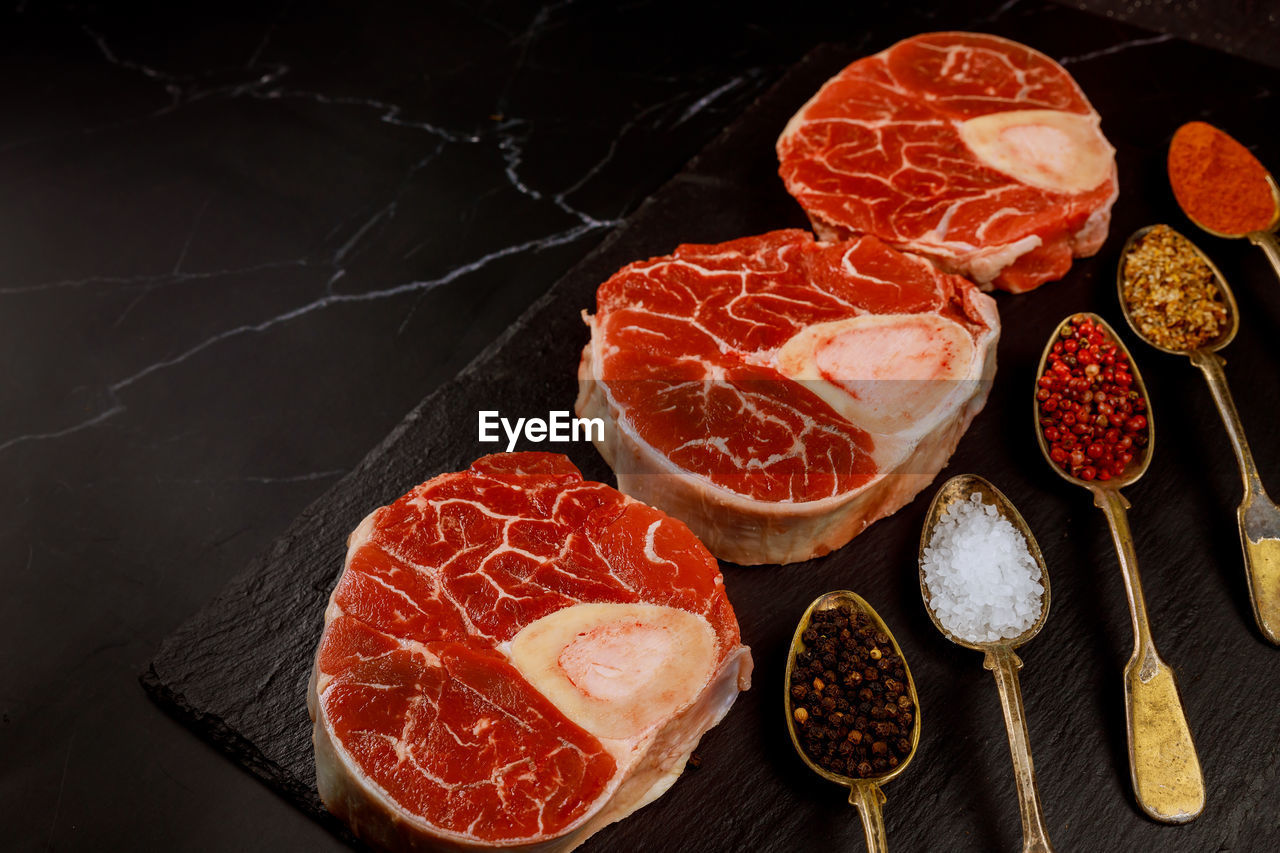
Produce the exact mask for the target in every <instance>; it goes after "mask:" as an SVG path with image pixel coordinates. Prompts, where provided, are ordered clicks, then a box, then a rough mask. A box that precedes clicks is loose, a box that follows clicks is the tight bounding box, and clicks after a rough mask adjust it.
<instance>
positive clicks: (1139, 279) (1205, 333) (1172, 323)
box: [1122, 225, 1227, 352]
mask: <svg viewBox="0 0 1280 853" xmlns="http://www.w3.org/2000/svg"><path fill="white" fill-rule="evenodd" d="M1122 289H1123V293H1124V300H1125V303H1126V305H1127V307H1128V309H1129V316H1130V317H1132V318H1133V323H1134V325H1135V326H1136V327H1137V329H1138V332H1139V333H1140V334H1141V335H1142V336H1143V337H1144V338H1146V339H1147V340H1148V341H1150V342H1152V343H1154V344H1156V345H1157V346H1160V347H1164V348H1165V349H1171V350H1178V351H1179V352H1188V351H1190V350H1193V349H1196V348H1197V347H1202V346H1204V345H1205V344H1207V343H1209V342H1211V341H1213V340H1214V339H1215V338H1217V337H1218V335H1219V334H1220V333H1221V332H1222V330H1223V328H1225V326H1226V323H1227V306H1226V305H1225V304H1224V302H1223V297H1222V290H1221V289H1220V288H1219V287H1218V284H1217V282H1216V281H1215V279H1214V275H1213V270H1212V269H1211V268H1210V266H1209V265H1208V264H1207V263H1205V262H1204V259H1203V258H1202V257H1200V254H1199V253H1198V252H1197V251H1196V250H1195V247H1194V246H1192V245H1191V241H1189V240H1188V239H1187V238H1186V237H1183V236H1182V235H1181V234H1179V233H1178V232H1177V231H1174V230H1173V229H1172V228H1170V227H1169V226H1168V225H1156V226H1155V227H1153V228H1152V229H1151V230H1150V231H1148V232H1147V233H1146V234H1144V235H1143V236H1142V237H1141V238H1139V239H1138V241H1137V242H1135V243H1134V244H1133V246H1132V247H1130V249H1129V254H1128V255H1126V256H1125V259H1124V284H1123V288H1122Z"/></svg>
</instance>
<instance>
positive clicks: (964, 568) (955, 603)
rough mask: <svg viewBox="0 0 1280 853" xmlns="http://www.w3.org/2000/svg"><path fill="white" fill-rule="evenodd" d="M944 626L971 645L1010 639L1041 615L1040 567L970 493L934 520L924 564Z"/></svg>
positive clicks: (931, 597)
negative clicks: (966, 497)
mask: <svg viewBox="0 0 1280 853" xmlns="http://www.w3.org/2000/svg"><path fill="white" fill-rule="evenodd" d="M922 566H923V569H924V582H925V586H926V588H927V589H928V590H929V601H930V605H931V606H932V608H933V611H934V613H936V614H937V616H938V621H939V622H941V623H942V626H943V627H944V628H946V629H947V630H948V631H950V632H951V633H952V634H954V635H955V636H956V637H959V638H960V639H962V640H965V641H966V642H970V643H990V642H995V641H997V640H1004V639H1012V638H1013V637H1016V636H1018V635H1019V634H1021V633H1022V632H1023V631H1026V630H1027V629H1028V628H1030V627H1031V626H1032V625H1034V624H1035V623H1036V619H1038V618H1039V616H1040V596H1041V595H1042V594H1043V593H1044V586H1043V584H1041V582H1040V566H1039V564H1038V563H1037V562H1036V561H1035V558H1034V557H1032V556H1031V552H1030V551H1029V550H1028V549H1027V542H1026V540H1025V539H1024V538H1023V537H1022V534H1021V533H1019V532H1018V529H1017V528H1016V527H1014V526H1013V524H1011V523H1010V522H1009V521H1008V520H1007V519H1005V518H1003V517H1001V516H1000V514H999V513H997V512H996V508H995V507H994V506H991V505H990V504H987V503H984V502H983V500H982V496H981V495H979V494H978V493H976V492H975V493H974V494H972V495H970V496H969V499H968V500H965V501H956V502H955V503H953V504H952V505H951V506H950V507H948V508H947V510H946V512H944V513H943V514H942V516H941V517H940V518H939V519H938V523H937V525H936V527H935V528H934V531H933V538H932V540H930V542H929V546H928V547H927V548H925V549H924V559H923V561H922Z"/></svg>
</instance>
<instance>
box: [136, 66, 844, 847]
mask: <svg viewBox="0 0 1280 853" xmlns="http://www.w3.org/2000/svg"><path fill="white" fill-rule="evenodd" d="M847 49H848V47H847V46H845V45H837V44H832V43H823V44H819V45H818V46H816V47H814V48H813V49H812V50H810V51H809V52H808V53H806V54H805V55H804V56H803V57H802V58H801V59H800V60H799V61H798V62H796V63H795V64H794V65H792V66H791V67H790V68H788V69H787V71H786V72H784V73H783V75H782V76H781V77H780V78H779V79H778V80H777V81H775V82H774V83H773V84H772V85H771V86H770V87H769V88H768V89H766V90H765V91H764V92H763V93H762V94H761V95H760V96H759V97H757V98H756V99H755V100H754V101H753V102H752V103H751V104H750V105H749V106H748V107H747V108H746V109H744V110H743V112H742V114H741V115H740V116H739V117H738V118H737V119H735V120H734V121H733V122H731V123H730V124H728V125H727V126H726V127H725V128H724V129H723V130H721V131H720V133H719V134H717V135H716V136H715V137H714V138H713V139H712V140H711V141H710V142H708V143H707V144H706V145H705V146H704V147H703V148H702V149H701V150H700V151H699V152H698V153H697V154H695V155H694V156H693V157H692V158H691V159H690V160H689V161H688V162H687V163H686V164H685V165H684V166H683V167H682V168H681V169H680V171H679V172H677V173H676V174H675V175H674V176H672V178H671V179H670V180H668V181H666V182H665V183H663V184H662V185H661V186H660V187H658V189H656V190H655V191H654V192H653V193H652V194H650V195H649V196H648V197H646V198H645V200H644V201H643V202H641V204H640V205H639V206H638V207H637V208H636V210H635V211H634V212H632V213H631V215H630V216H628V217H627V218H626V219H625V220H624V221H623V222H622V223H621V224H619V225H618V226H617V227H616V228H614V229H613V230H612V231H610V232H609V234H608V235H606V236H605V238H604V239H603V240H601V242H600V243H599V244H598V245H597V246H596V247H595V248H593V249H592V250H591V251H590V252H588V253H587V254H586V255H585V256H583V258H582V259H581V260H579V261H578V262H577V263H576V264H574V265H573V266H572V267H570V268H569V269H568V270H567V271H566V272H565V274H564V275H563V276H561V277H560V279H558V280H557V281H556V283H555V284H553V285H552V286H551V287H550V288H548V289H547V292H546V293H544V294H543V295H542V296H540V297H539V298H538V299H537V300H535V301H534V302H533V303H532V304H531V305H530V306H529V307H528V308H527V309H525V311H524V312H523V313H522V314H521V315H520V316H519V317H518V318H517V319H516V321H515V322H514V323H512V324H511V325H510V326H509V327H508V328H507V329H506V330H505V331H504V332H503V333H502V334H500V335H499V336H498V337H497V338H495V339H494V340H493V341H492V342H491V343H489V344H488V345H487V346H486V347H485V348H484V349H483V350H481V351H480V353H479V354H478V355H476V357H475V358H474V359H472V360H471V361H470V362H469V363H468V364H467V365H466V366H465V367H463V368H462V369H461V370H460V371H459V372H458V373H457V374H456V375H455V376H454V377H453V378H452V379H450V380H448V381H447V382H445V383H443V384H442V385H440V386H439V387H437V388H436V389H435V390H434V391H432V392H431V393H429V394H428V395H427V396H426V397H424V398H423V400H422V401H421V402H420V403H418V405H416V406H415V407H414V408H413V409H412V410H410V411H409V413H408V414H407V415H405V417H404V418H403V419H402V420H401V421H400V422H399V423H398V424H397V425H396V426H395V427H394V428H393V429H392V430H391V432H390V433H388V434H387V436H386V437H385V438H384V439H383V440H382V441H381V442H379V443H378V444H377V445H376V446H375V447H374V448H373V449H372V450H370V451H369V452H368V453H367V454H366V455H365V456H364V457H363V458H362V459H361V460H360V462H359V463H357V464H356V466H355V467H354V468H353V469H352V470H351V472H350V473H348V474H347V475H346V476H345V477H343V478H342V479H341V480H339V481H338V482H337V483H335V484H334V485H333V486H331V487H330V488H329V489H327V490H326V491H325V492H324V493H323V494H321V495H320V496H319V497H318V498H316V500H314V501H313V502H312V503H311V504H309V505H308V506H307V507H306V509H304V510H303V511H302V512H301V513H300V514H299V515H298V517H297V518H296V519H294V521H293V522H292V523H291V524H290V525H289V527H288V528H287V529H286V530H285V532H284V533H282V534H281V535H280V536H279V537H278V538H277V539H276V540H275V541H274V542H273V543H272V545H271V546H269V547H268V548H267V549H265V550H264V551H263V552H261V553H260V554H258V556H256V557H254V559H253V560H251V561H250V562H249V564H248V565H247V566H246V567H245V569H243V570H242V571H241V572H239V573H237V574H236V575H234V576H233V577H232V578H231V580H230V581H228V582H227V584H226V586H225V587H224V588H223V590H222V591H221V592H219V593H218V595H217V596H215V597H214V598H213V599H212V600H211V601H210V602H209V603H208V604H206V605H205V606H204V607H202V608H200V610H198V611H197V612H196V613H195V614H193V615H192V616H190V617H189V618H188V619H187V620H185V621H184V622H183V623H182V624H181V625H180V626H179V627H178V628H177V629H176V630H174V631H173V632H172V633H171V634H169V635H168V636H167V637H166V638H165V639H164V640H162V641H161V644H160V646H159V648H158V649H157V651H156V653H155V656H154V657H153V658H152V660H151V662H150V663H149V664H148V666H147V669H146V670H145V671H144V672H142V673H141V674H140V675H139V676H138V681H139V683H140V684H141V686H142V688H143V690H144V691H145V692H146V693H147V695H148V696H149V697H150V698H151V700H152V701H153V702H155V703H156V704H157V705H158V706H159V707H160V708H161V709H162V710H164V711H165V712H166V713H168V714H169V715H170V716H172V717H173V718H175V719H176V720H178V721H179V722H180V723H182V724H183V725H185V726H186V727H187V728H189V729H190V730H191V731H192V733H194V734H195V735H196V736H198V737H199V738H201V739H202V740H204V741H206V742H207V743H209V744H210V745H211V746H213V747H214V748H215V749H217V750H219V751H220V752H223V753H224V754H226V755H228V757H230V758H232V759H233V761H234V762H235V763H236V764H238V765H239V766H240V767H242V768H243V769H244V770H246V771H247V772H249V773H250V774H252V775H253V776H255V777H257V778H258V779H259V780H261V781H262V782H264V783H265V784H266V785H267V786H268V787H269V788H271V789H272V790H273V791H275V792H276V793H278V794H279V795H280V796H282V797H284V798H285V799H286V800H288V801H290V802H292V803H294V804H295V805H297V806H298V807H300V808H301V809H302V811H304V812H306V813H307V814H309V815H311V816H312V817H313V818H315V819H316V820H318V821H320V823H321V824H323V825H324V826H325V827H326V828H328V829H329V830H331V831H333V832H334V833H335V834H337V835H338V836H339V837H341V838H342V839H343V840H344V841H347V842H348V843H350V844H352V845H354V846H356V847H358V848H360V849H367V848H365V847H364V845H363V844H361V843H360V842H359V840H358V839H357V838H356V837H355V836H354V835H353V834H352V833H351V832H350V830H348V829H347V828H346V826H345V825H344V824H342V822H341V821H339V820H337V819H336V818H334V817H333V816H332V815H331V814H330V813H329V812H328V811H327V810H326V809H325V808H324V806H323V805H322V804H321V803H320V801H319V798H318V796H317V794H316V792H315V790H314V788H313V787H309V786H306V785H304V784H301V783H300V782H299V781H298V780H296V779H294V778H293V777H292V776H291V775H290V774H289V773H287V772H284V771H283V769H282V768H280V767H279V766H278V765H277V764H276V763H275V762H273V761H271V760H270V759H268V758H267V757H266V756H265V755H263V753H262V751H261V750H260V749H259V748H258V747H257V746H256V745H255V744H254V743H253V742H252V741H251V740H249V739H248V738H246V737H244V736H243V735H241V734H240V733H239V732H238V731H236V730H235V729H234V728H232V727H231V726H229V725H227V724H226V722H225V721H224V720H223V719H222V718H220V717H219V716H217V715H216V714H211V713H208V712H204V711H201V710H200V709H199V708H197V707H195V706H194V705H193V704H192V703H191V702H189V701H187V698H186V696H185V694H184V693H182V692H181V691H179V690H175V689H173V688H172V687H171V686H170V685H169V684H168V683H167V681H166V679H165V676H164V674H163V672H164V670H165V663H166V661H168V660H171V659H174V658H181V657H182V656H184V655H185V654H186V652H187V650H189V649H190V648H191V642H190V641H189V639H188V638H191V637H194V638H196V639H199V638H200V637H201V636H203V632H202V631H201V628H202V627H203V625H204V624H205V623H206V622H207V621H208V620H207V619H206V618H205V617H206V615H207V614H212V613H215V612H218V611H221V610H223V609H224V608H223V603H224V601H226V600H227V599H230V598H235V597H238V593H239V592H240V591H241V590H242V589H243V588H244V586H245V585H246V581H248V580H250V579H252V578H253V577H254V576H256V575H258V574H259V573H260V572H262V571H264V570H265V569H266V568H267V567H268V566H269V565H270V564H271V562H272V561H273V558H275V557H276V556H278V555H279V553H280V552H281V550H282V549H286V550H287V549H288V547H289V543H291V542H292V541H293V540H294V539H295V538H296V537H297V536H298V534H300V533H302V532H304V531H305V530H306V528H307V526H308V524H309V523H310V522H311V520H312V518H313V517H314V516H315V515H316V514H317V513H318V512H319V510H320V509H321V507H324V506H326V505H328V504H329V503H330V501H331V499H332V498H333V497H334V496H335V495H337V494H340V493H341V492H343V491H344V490H345V489H346V487H347V485H348V483H349V482H350V481H352V480H358V479H360V478H361V477H363V476H364V475H365V473H366V472H367V471H369V470H370V469H372V468H373V467H375V466H376V464H377V463H378V461H379V460H381V459H382V458H383V456H384V455H385V454H386V453H387V452H388V450H389V449H390V448H392V447H394V446H395V445H396V444H397V443H398V441H399V440H400V437H401V436H402V435H403V434H404V432H405V431H406V430H407V429H408V427H409V426H410V425H411V424H412V423H413V422H414V421H417V420H418V419H420V418H422V417H423V414H424V412H426V411H428V410H429V408H430V407H431V406H433V405H435V404H436V403H437V402H438V400H440V399H444V398H447V397H448V396H449V394H450V391H451V390H452V389H453V388H455V387H456V386H458V385H460V384H462V383H464V382H466V381H467V380H468V379H470V378H472V377H474V376H476V375H478V374H482V373H483V370H484V368H485V366H486V365H488V364H489V363H490V362H492V361H493V360H494V359H496V358H497V357H498V355H499V354H500V353H501V352H502V351H503V349H504V348H505V347H506V346H507V345H508V344H509V343H510V342H511V341H512V339H514V338H515V336H516V335H517V334H519V332H520V331H521V330H522V329H524V328H526V327H527V326H528V325H529V324H530V323H531V322H532V321H533V320H535V319H536V318H537V317H538V316H539V315H540V314H541V313H542V312H543V311H544V310H545V309H546V308H547V306H548V305H549V304H551V303H552V302H554V301H555V299H556V295H557V293H558V291H559V290H560V288H561V283H562V282H564V281H565V280H567V279H571V278H572V277H573V276H574V275H575V273H576V272H577V271H578V270H579V269H580V268H581V267H584V266H587V265H590V264H591V263H592V262H593V260H594V259H595V258H596V257H597V256H599V255H601V254H604V253H606V252H608V251H609V249H610V248H611V247H612V246H613V245H614V244H615V243H617V242H618V241H619V240H621V239H622V238H623V237H624V236H625V235H626V234H627V233H628V232H629V231H630V230H631V229H632V228H633V227H635V226H636V225H637V223H640V224H643V222H644V221H645V218H646V216H647V214H648V212H649V211H650V209H651V208H652V207H653V205H654V204H655V203H656V199H658V198H660V197H661V196H662V195H664V193H666V191H668V190H669V189H670V188H671V187H673V186H674V185H677V184H679V183H680V182H681V181H683V180H686V179H687V173H688V172H690V171H691V170H692V169H694V168H695V167H696V166H697V164H698V162H699V160H701V159H702V158H703V157H704V156H705V155H706V154H708V153H709V152H712V151H714V150H715V149H717V148H719V147H720V146H722V145H724V144H725V143H726V141H727V140H729V139H730V138H731V137H732V136H733V134H734V131H735V130H736V129H737V128H738V126H739V125H740V124H742V123H746V122H748V121H750V117H751V115H752V114H753V113H755V112H756V110H757V109H758V108H759V106H760V105H761V104H762V103H764V102H766V101H768V100H770V99H771V98H776V97H779V96H781V95H782V94H783V93H785V92H786V91H787V90H788V89H789V88H790V85H793V84H794V80H795V79H796V78H797V77H803V76H805V75H806V74H807V72H808V70H809V68H810V66H812V65H814V64H822V63H823V62H827V61H834V60H835V59H836V58H837V57H838V56H839V55H841V54H842V52H843V51H845V50H847ZM673 248H674V247H673ZM427 476H433V475H432V474H428V475H427Z"/></svg>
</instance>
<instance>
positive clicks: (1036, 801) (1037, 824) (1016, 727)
mask: <svg viewBox="0 0 1280 853" xmlns="http://www.w3.org/2000/svg"><path fill="white" fill-rule="evenodd" d="M975 492H976V493H977V494H979V495H981V496H982V500H983V503H985V504H988V505H990V506H994V507H995V508H996V512H997V513H999V515H1000V516H1001V517H1002V518H1004V519H1007V520H1008V521H1009V522H1010V523H1011V524H1013V526H1014V528H1015V529H1016V530H1017V531H1018V532H1019V533H1020V534H1022V538H1023V539H1025V540H1026V543H1027V550H1028V551H1030V552H1031V556H1032V558H1034V559H1035V561H1036V564H1037V565H1039V566H1040V584H1041V585H1042V586H1043V587H1044V592H1043V593H1041V595H1040V615H1039V617H1037V618H1036V622H1035V624H1034V625H1032V626H1031V627H1030V628H1028V629H1027V630H1025V631H1023V632H1022V633H1021V634H1019V635H1017V636H1016V637H1010V638H1008V639H1000V640H996V641H995V642H984V643H973V642H970V641H968V640H964V639H961V638H960V637H957V636H956V635H955V634H952V633H951V632H950V631H949V630H947V628H946V626H945V625H943V624H942V622H941V620H939V619H938V614H937V613H935V612H934V609H933V599H932V596H931V595H930V593H929V586H928V584H927V583H926V582H925V575H924V551H925V548H928V547H929V544H930V542H932V540H933V534H934V531H935V530H936V529H937V526H938V521H939V520H940V519H941V518H942V516H943V514H944V513H945V512H946V511H947V510H948V509H949V508H950V507H951V506H952V505H953V504H955V503H956V502H957V501H967V500H969V496H970V495H972V494H974V493H975ZM920 594H921V595H922V596H923V597H924V607H925V610H927V611H928V612H929V618H930V619H932V620H933V624H934V625H935V626H937V628H938V630H939V631H941V632H942V636H944V637H946V638H947V639H948V640H950V641H951V642H953V643H955V644H957V645H960V646H964V647H965V648H968V649H976V650H978V651H980V652H984V653H985V654H986V660H985V661H984V663H983V666H985V667H986V668H987V669H989V670H991V672H992V673H993V674H994V675H995V678H996V687H997V689H998V690H999V692H1000V705H1001V707H1002V708H1003V709H1004V725H1005V729H1006V731H1007V733H1008V735H1009V752H1010V753H1012V755H1013V772H1014V777H1015V778H1016V779H1017V782H1018V806H1019V808H1020V809H1021V811H1022V851H1023V853H1053V845H1052V844H1050V843H1049V832H1048V830H1047V829H1046V828H1045V825H1044V814H1043V812H1042V810H1041V808H1040V790H1039V788H1038V787H1037V786H1036V769H1035V765H1034V764H1033V763H1032V761H1031V738H1030V736H1029V735H1028V733H1027V716H1026V710H1025V709H1024V708H1023V705H1022V689H1021V688H1020V687H1019V685H1018V670H1019V669H1020V668H1021V667H1022V661H1021V660H1019V659H1018V656H1017V655H1016V654H1015V653H1014V651H1013V650H1014V649H1016V648H1018V647H1019V646H1021V645H1022V644H1023V643H1026V642H1027V641H1028V640H1030V639H1031V638H1032V637H1034V636H1035V635H1036V634H1038V633H1040V628H1041V627H1042V626H1043V625H1044V620H1045V618H1046V617H1047V616H1048V615H1049V572H1048V570H1047V569H1046V568H1045V565H1044V557H1043V556H1041V554H1040V547H1039V546H1038V545H1037V544H1036V540H1035V537H1034V536H1032V535H1031V530H1030V528H1028V527H1027V523H1026V522H1025V521H1023V519H1022V516H1021V515H1020V514H1019V513H1018V510H1016V509H1015V508H1014V506H1013V504H1011V503H1010V502H1009V499H1008V498H1006V497H1005V496H1004V495H1003V494H1001V493H1000V490H999V489H997V488H996V487H995V486H993V485H991V484H990V483H988V482H987V481H986V480H984V479H982V478H981V477H978V476H976V475H973V474H961V475H960V476H958V477H952V478H951V479H950V480H948V481H947V482H946V483H945V484H943V486H942V488H941V489H939V490H938V494H937V495H935V496H934V498H933V504H932V505H931V506H930V507H929V515H928V516H927V517H926V519H925V522H924V530H923V531H922V532H921V534H920Z"/></svg>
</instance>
